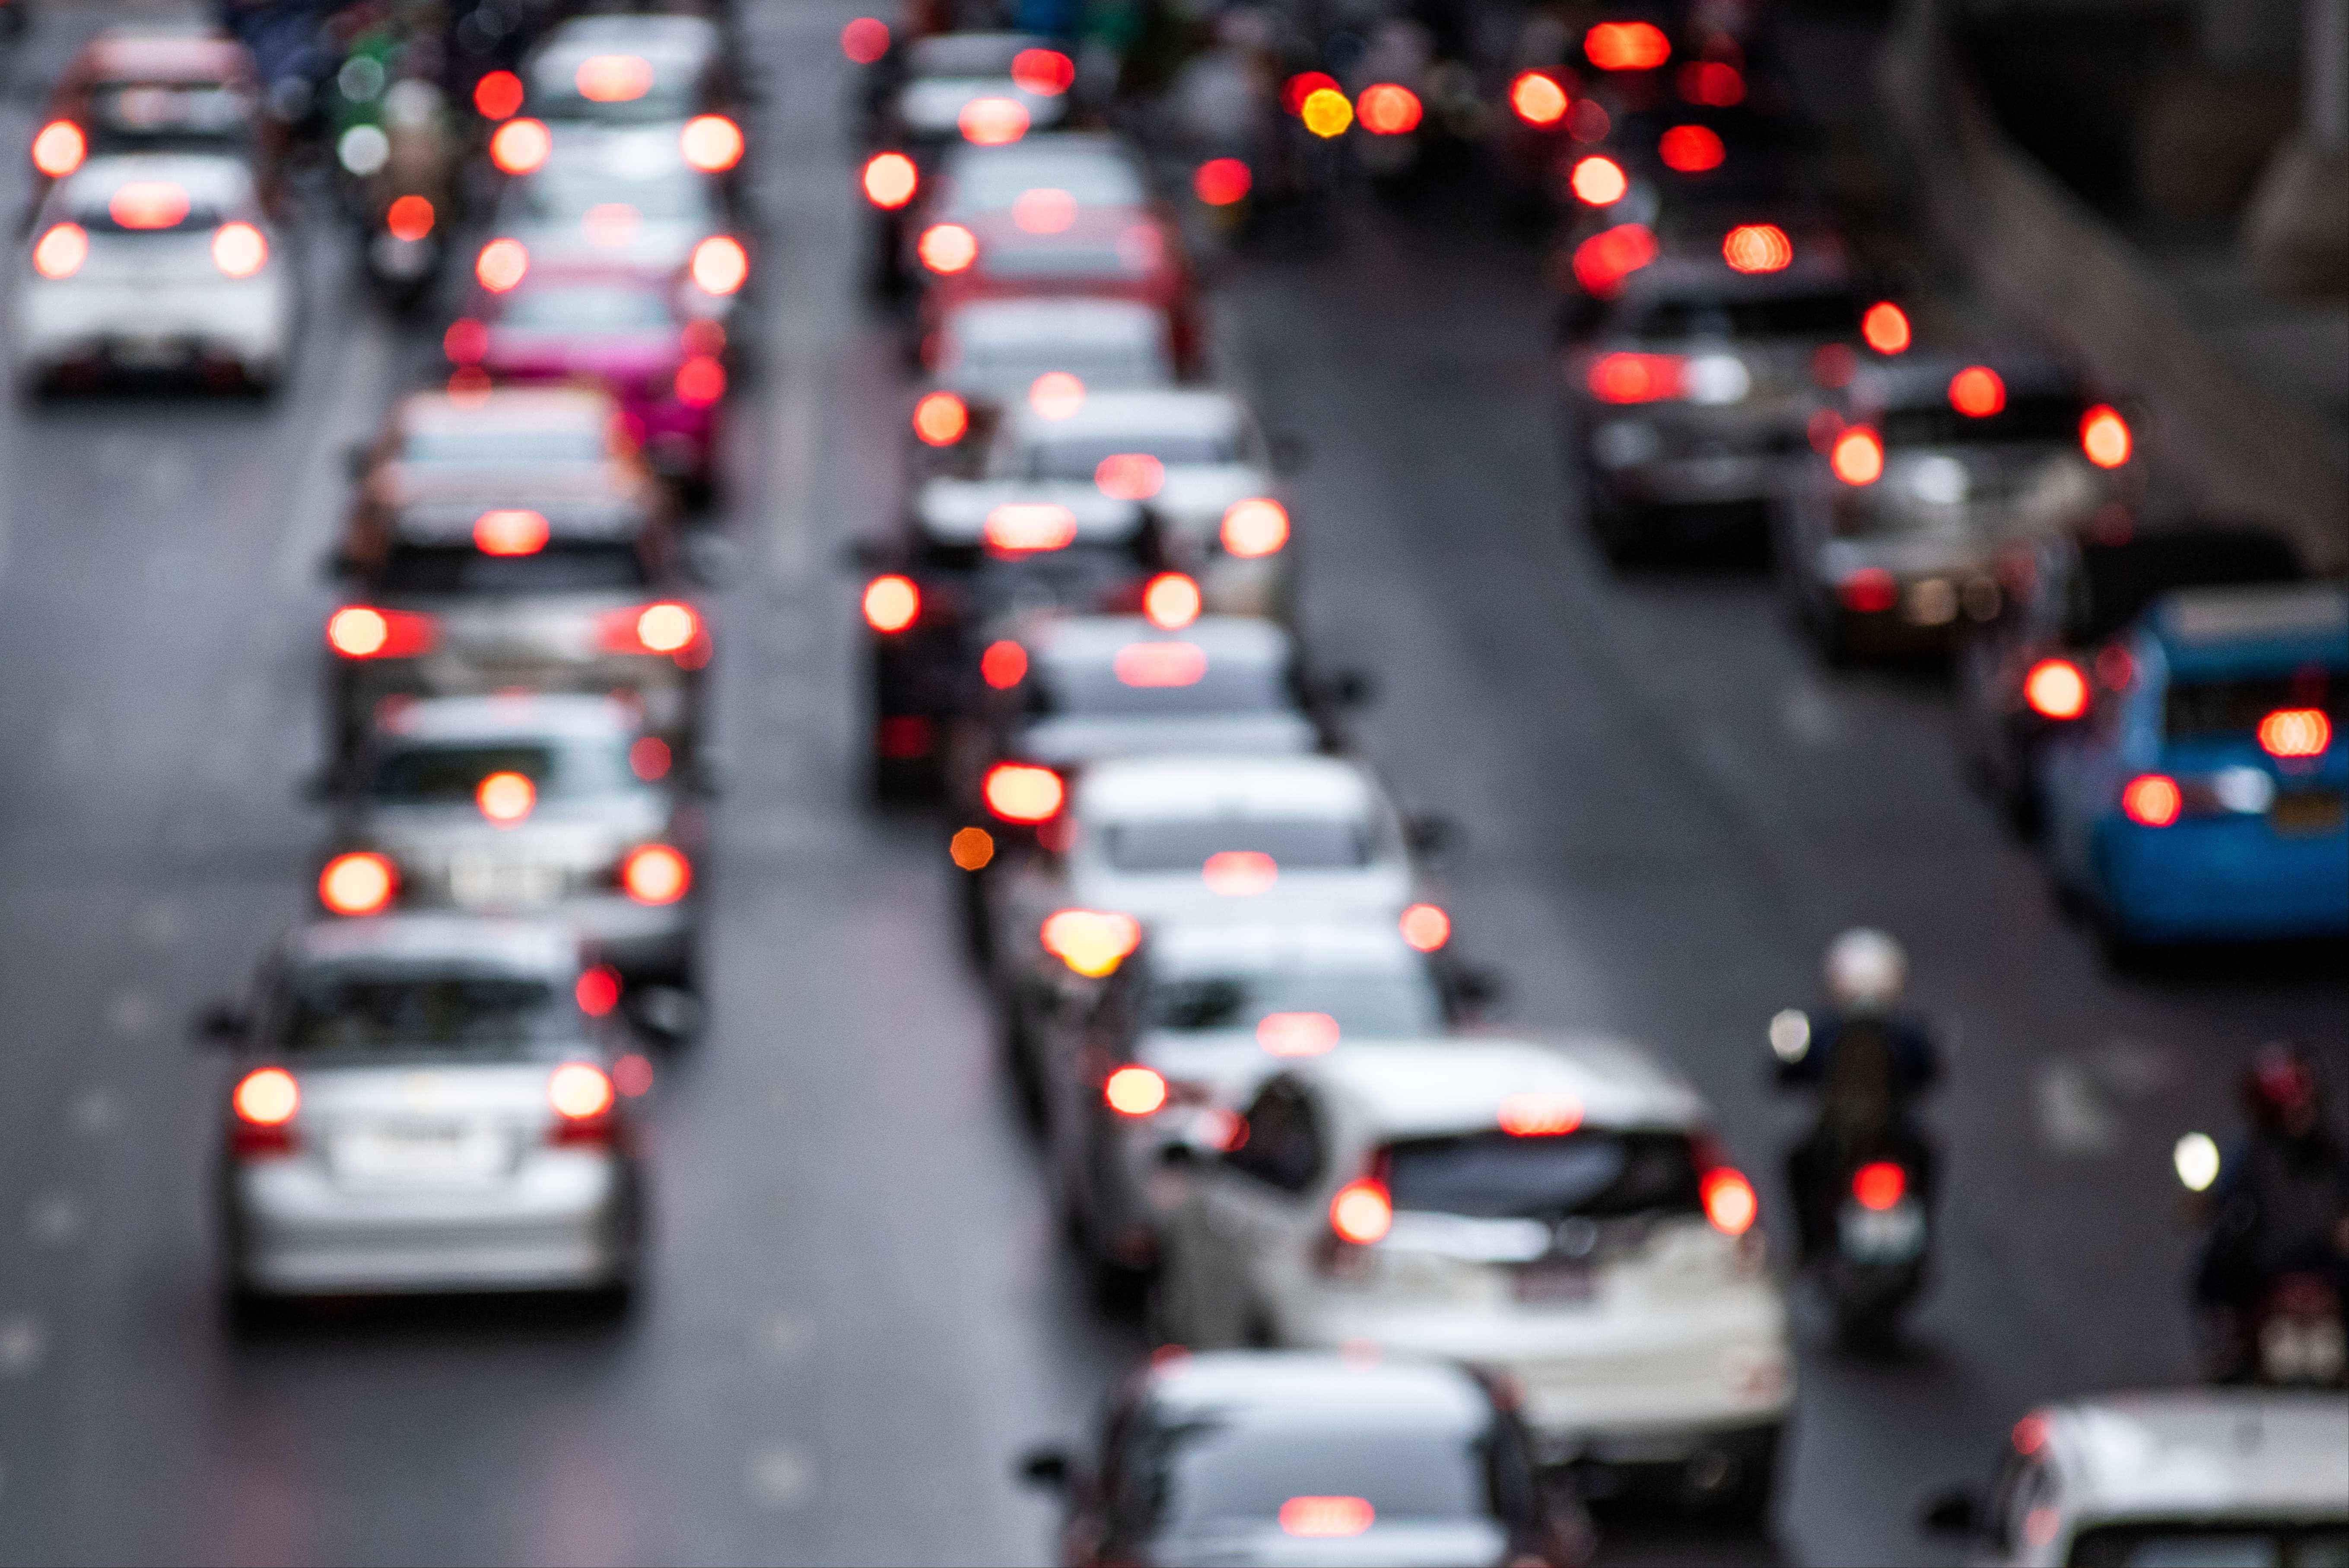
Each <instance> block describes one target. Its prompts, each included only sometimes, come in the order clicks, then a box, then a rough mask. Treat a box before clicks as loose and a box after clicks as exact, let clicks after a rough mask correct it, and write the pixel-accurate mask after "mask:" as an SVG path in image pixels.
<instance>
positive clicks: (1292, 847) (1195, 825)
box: [1102, 816, 1371, 872]
mask: <svg viewBox="0 0 2349 1568" xmlns="http://www.w3.org/2000/svg"><path fill="white" fill-rule="evenodd" d="M1102 845H1103V850H1104V853H1105V854H1106V855H1107V857H1108V859H1109V863H1110V864H1111V865H1112V866H1114V867H1117V868H1118V869H1119V870H1121V871H1192V872H1196V871H1199V870H1201V869H1203V868H1204V867H1206V864H1207V857H1209V856H1212V855H1226V854H1243V855H1262V856H1267V857H1270V858H1271V860H1272V863H1273V866H1274V867H1275V869H1276V871H1342V870H1351V869H1353V868H1354V867H1361V866H1367V865H1369V864H1370V863H1371V827H1370V824H1368V823H1367V822H1363V821H1360V820H1355V819H1351V818H1346V817H1322V816H1296V817H1265V816H1257V817H1247V816H1229V817H1220V816H1219V817H1161V818H1156V819H1154V820H1145V821H1141V822H1120V823H1112V824H1111V825H1110V826H1107V827H1105V828H1103V829H1102Z"/></svg>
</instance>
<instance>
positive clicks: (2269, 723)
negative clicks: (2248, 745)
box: [2259, 708, 2333, 757]
mask: <svg viewBox="0 0 2349 1568" xmlns="http://www.w3.org/2000/svg"><path fill="white" fill-rule="evenodd" d="M2259 733H2260V749H2261V751H2264V752H2265V753H2267V754H2268V755H2270V756H2271V757H2321V756H2323V754H2324V750H2325V748H2326V747H2328V746H2330V745H2331V744H2333V721H2332V720H2331V719H2329V718H2327V717H2325V713H2324V710H2323V709H2322V708H2279V709H2277V710H2276V711H2274V712H2272V713H2271V714H2269V715H2268V716H2267V717H2266V718H2264V719H2262V720H2261V721H2260V732H2259Z"/></svg>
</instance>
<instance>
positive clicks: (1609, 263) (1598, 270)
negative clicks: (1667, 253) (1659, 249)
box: [1574, 223, 1656, 296]
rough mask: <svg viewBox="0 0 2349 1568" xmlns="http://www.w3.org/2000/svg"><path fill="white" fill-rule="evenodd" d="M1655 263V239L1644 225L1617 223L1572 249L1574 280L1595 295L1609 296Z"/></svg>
mask: <svg viewBox="0 0 2349 1568" xmlns="http://www.w3.org/2000/svg"><path fill="white" fill-rule="evenodd" d="M1655 259H1656V236H1655V235H1654V234H1652V233H1651V232H1650V230H1649V228H1648V225H1647V224H1645V223H1618V224H1616V225H1615V226H1614V227H1613V228H1611V229H1603V230H1601V231H1599V233H1598V234H1593V235H1591V236H1590V237H1589V238H1588V239H1587V240H1585V241H1583V242H1582V243H1581V244H1578V245H1577V246H1575V247H1574V280H1575V281H1576V282H1577V283H1578V284H1580V285H1581V286H1583V287H1584V288H1585V289H1587V290H1588V291H1589V292H1590V293H1592V294H1596V295H1602V296H1604V295H1611V294H1613V293H1614V292H1615V291H1616V289H1617V288H1619V287H1620V286H1622V283H1623V280H1624V279H1625V278H1627V277H1629V276H1630V275H1632V274H1633V273H1635V272H1637V271H1639V270H1640V268H1641V267H1643V266H1646V265H1648V264H1649V263H1650V262H1651V261H1654V260H1655Z"/></svg>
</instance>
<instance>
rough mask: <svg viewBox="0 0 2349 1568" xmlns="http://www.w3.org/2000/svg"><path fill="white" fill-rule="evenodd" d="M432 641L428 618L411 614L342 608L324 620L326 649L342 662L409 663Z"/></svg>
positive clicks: (368, 607)
mask: <svg viewBox="0 0 2349 1568" xmlns="http://www.w3.org/2000/svg"><path fill="white" fill-rule="evenodd" d="M436 639H437V632H436V629H435V628H434V626H433V623H432V618H431V617H430V616H429V615H419V614H417V613H416V612H414V611H413V610H395V609H378V608H376V607H374V606H372V605H345V606H344V607H342V608H340V609H338V610H336V612H335V613H334V614H333V615H330V616H328V617H327V618H326V645H327V646H328V647H330V648H332V649H334V650H335V651H336V653H338V654H340V655H342V657H344V658H345V659H413V658H415V657H416V656H417V655H419V654H422V653H429V652H430V651H431V650H432V645H433V643H434V641H435V640H436Z"/></svg>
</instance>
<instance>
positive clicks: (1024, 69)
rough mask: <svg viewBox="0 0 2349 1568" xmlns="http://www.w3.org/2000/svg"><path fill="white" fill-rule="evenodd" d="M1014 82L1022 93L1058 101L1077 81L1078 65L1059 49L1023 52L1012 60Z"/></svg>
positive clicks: (1023, 50) (1024, 50) (1027, 50)
mask: <svg viewBox="0 0 2349 1568" xmlns="http://www.w3.org/2000/svg"><path fill="white" fill-rule="evenodd" d="M1011 79H1012V81H1013V82H1014V83H1016V84H1018V86H1019V89H1020V90H1021V91H1022V92H1032V93H1034V94H1035V95H1036V96H1037V97H1038V98H1058V97H1060V96H1061V94H1062V93H1064V92H1066V91H1068V90H1069V88H1070V86H1071V84H1072V83H1073V82H1075V81H1076V79H1077V63H1076V62H1075V61H1074V60H1071V58H1069V57H1068V56H1066V55H1064V54H1062V53H1061V51H1060V50H1058V49H1022V50H1020V51H1019V53H1018V54H1016V55H1014V56H1012V57H1011Z"/></svg>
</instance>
